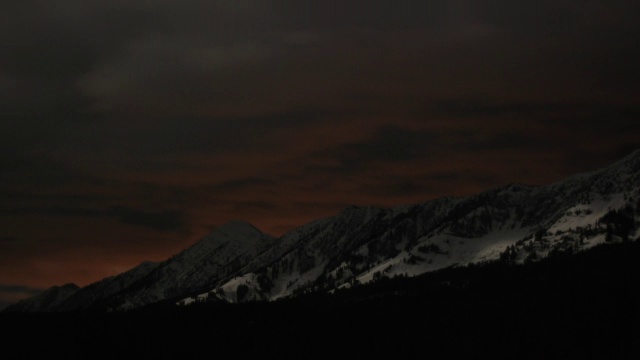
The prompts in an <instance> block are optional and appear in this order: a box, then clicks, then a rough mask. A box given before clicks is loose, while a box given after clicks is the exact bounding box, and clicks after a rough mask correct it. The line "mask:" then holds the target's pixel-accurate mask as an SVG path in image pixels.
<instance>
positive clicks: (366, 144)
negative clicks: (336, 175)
mask: <svg viewBox="0 0 640 360" xmlns="http://www.w3.org/2000/svg"><path fill="white" fill-rule="evenodd" d="M437 140H438V135H437V134H433V133H430V132H425V131H419V130H412V129H407V128H402V127H399V126H395V125H386V126H383V127H381V128H379V129H378V130H376V131H375V132H374V134H373V135H372V136H371V137H370V138H369V139H366V140H364V141H362V140H361V141H358V142H352V143H346V144H341V145H339V146H338V147H336V148H335V149H332V150H331V151H330V152H329V153H328V154H324V155H323V156H329V157H330V158H336V159H337V160H338V161H339V164H338V165H337V166H336V167H334V168H333V171H335V172H347V173H349V172H353V171H358V170H359V169H362V168H364V167H366V166H367V165H368V164H370V163H371V162H406V161H411V160H415V159H417V158H424V157H429V156H430V155H431V154H430V153H429V150H431V149H433V146H434V142H436V141H437ZM326 169H327V170H329V169H331V167H328V168H326Z"/></svg>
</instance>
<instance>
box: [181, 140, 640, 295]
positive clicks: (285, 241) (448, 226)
mask: <svg viewBox="0 0 640 360" xmlns="http://www.w3.org/2000/svg"><path fill="white" fill-rule="evenodd" d="M639 184H640V151H636V152H634V153H633V154H631V155H629V156H628V157H626V158H624V159H623V160H621V161H619V162H617V163H615V164H613V165H611V166H609V167H607V168H605V169H602V170H600V171H596V172H593V173H588V174H581V175H576V176H573V177H571V178H569V179H567V180H565V181H562V182H558V183H556V184H552V185H549V186H545V187H529V186H524V185H518V184H511V185H508V186H505V187H502V188H498V189H494V190H489V191H486V192H484V193H481V194H479V195H476V196H472V197H467V198H442V199H437V200H433V201H429V202H426V203H423V204H420V205H412V206H401V207H396V208H392V209H379V208H373V207H362V208H358V207H350V208H347V209H345V210H344V211H342V212H341V213H339V214H338V215H336V216H334V217H332V218H328V219H323V220H320V221H316V222H313V223H310V224H307V225H303V226H301V227H300V228H298V229H295V230H293V231H292V232H290V233H287V234H285V235H284V236H283V237H282V238H280V239H278V240H277V241H276V243H278V244H282V245H281V249H279V250H278V253H277V254H273V256H270V257H268V256H267V257H265V258H264V259H262V261H263V262H264V263H265V265H264V266H263V267H262V268H260V269H259V270H258V271H256V272H254V273H247V274H244V275H243V276H242V277H238V278H236V279H232V280H231V281H229V282H227V283H224V284H220V285H219V286H218V287H217V288H215V289H214V288H212V289H210V291H209V292H207V293H202V294H200V295H199V296H195V297H189V298H186V299H185V300H184V301H183V302H182V303H191V302H193V301H198V300H205V299H208V298H209V297H210V296H214V297H216V298H224V299H226V300H229V301H238V300H242V299H252V298H255V299H275V298H279V297H283V296H288V295H291V294H294V293H299V292H305V291H330V290H331V289H334V288H337V287H343V286H347V287H348V286H351V284H352V283H353V282H354V281H358V282H368V281H371V280H372V279H373V278H375V277H381V276H395V275H400V274H407V275H418V274H422V273H425V272H429V271H433V270H437V269H442V268H445V267H450V266H455V265H466V264H470V263H476V262H484V261H491V260H502V261H505V262H510V263H522V262H525V261H535V260H536V259H539V258H542V257H545V256H547V255H549V254H550V253H554V252H567V251H569V252H575V251H579V250H582V249H587V248H590V247H593V246H595V245H597V244H601V243H604V242H607V241H608V242H613V241H628V240H630V239H631V240H632V239H635V236H637V235H636V229H637V228H638V222H639V218H640V213H639V212H640V201H639V200H640V185H639ZM282 248H288V249H289V250H288V251H283V250H282ZM281 254H282V255H281ZM276 259H277V260H276ZM239 287H241V291H240V292H241V293H242V295H243V296H242V299H238V292H239V291H238V288H239Z"/></svg>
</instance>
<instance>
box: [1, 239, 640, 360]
mask: <svg viewBox="0 0 640 360" xmlns="http://www.w3.org/2000/svg"><path fill="white" fill-rule="evenodd" d="M638 259H640V243H639V242H637V241H636V242H628V243H620V244H607V245H601V246H597V247H594V248H592V249H590V250H587V251H583V252H580V253H578V254H574V255H563V254H557V255H554V256H550V257H548V258H546V259H544V260H541V261H538V262H532V263H527V264H525V265H515V266H514V265H505V263H504V262H492V263H486V264H480V265H471V266H467V267H460V268H451V269H445V270H441V271H438V272H433V273H428V274H425V275H422V276H418V277H414V278H407V277H395V278H393V279H388V278H380V279H378V280H376V281H373V282H372V283H370V284H367V285H360V286H355V287H353V288H351V289H349V290H339V291H337V292H336V293H334V294H326V293H321V292H320V293H314V294H309V295H302V296H298V297H295V298H292V299H286V300H282V301H275V302H250V303H243V304H229V303H223V302H219V303H202V304H195V305H192V306H189V307H179V306H175V305H174V304H173V303H164V304H162V303H160V304H157V305H155V306H153V307H145V308H142V309H138V310H132V311H128V312H118V313H86V312H85V313H40V314H27V313H22V314H20V313H13V314H12V313H9V314H0V330H1V331H2V335H1V336H2V337H1V339H2V344H3V352H4V353H7V354H8V353H12V352H14V351H16V354H19V356H18V358H35V357H36V356H41V355H45V356H53V355H54V354H61V355H63V356H64V357H65V358H70V357H83V358H93V357H100V358H104V357H112V358H133V357H136V358H137V357H140V358H152V357H161V358H169V359H171V358H174V359H183V358H196V357H198V358H201V357H206V358H221V357H225V358H226V357H229V356H231V357H233V358H239V359H242V358H248V357H249V356H252V357H253V356H257V357H267V356H268V357H269V358H274V357H275V358H300V359H308V358H358V359H362V358H365V359H366V358H372V359H377V358H386V357H393V358H401V359H402V358H404V359H410V358H435V359H443V358H445V359H446V358H455V357H459V356H472V357H473V358H477V357H485V356H490V357H489V358H496V357H499V358H514V359H521V358H530V359H534V358H535V359H541V358H545V359H547V358H562V359H577V358H582V357H588V358H594V357H602V358H611V359H637V358H638V356H639V355H640V346H639V344H640V281H638V275H637V274H639V273H640V261H638Z"/></svg>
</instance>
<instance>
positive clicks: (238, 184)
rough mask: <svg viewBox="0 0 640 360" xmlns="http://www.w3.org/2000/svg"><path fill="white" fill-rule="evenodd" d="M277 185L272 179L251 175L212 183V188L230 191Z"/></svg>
mask: <svg viewBox="0 0 640 360" xmlns="http://www.w3.org/2000/svg"><path fill="white" fill-rule="evenodd" d="M272 185H275V182H274V181H273V180H270V179H265V178H260V177H249V178H243V179H234V180H228V181H224V182H222V183H219V184H215V185H212V186H211V187H210V188H212V190H218V191H230V190H244V189H247V188H254V187H265V186H272Z"/></svg>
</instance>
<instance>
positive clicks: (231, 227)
mask: <svg viewBox="0 0 640 360" xmlns="http://www.w3.org/2000/svg"><path fill="white" fill-rule="evenodd" d="M214 232H219V233H223V234H226V235H234V234H238V235H240V234H262V231H260V229H258V228H257V227H255V226H253V225H251V224H250V223H248V222H246V221H242V220H232V221H229V222H227V223H225V224H223V225H222V226H220V227H218V228H216V229H215V230H214Z"/></svg>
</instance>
